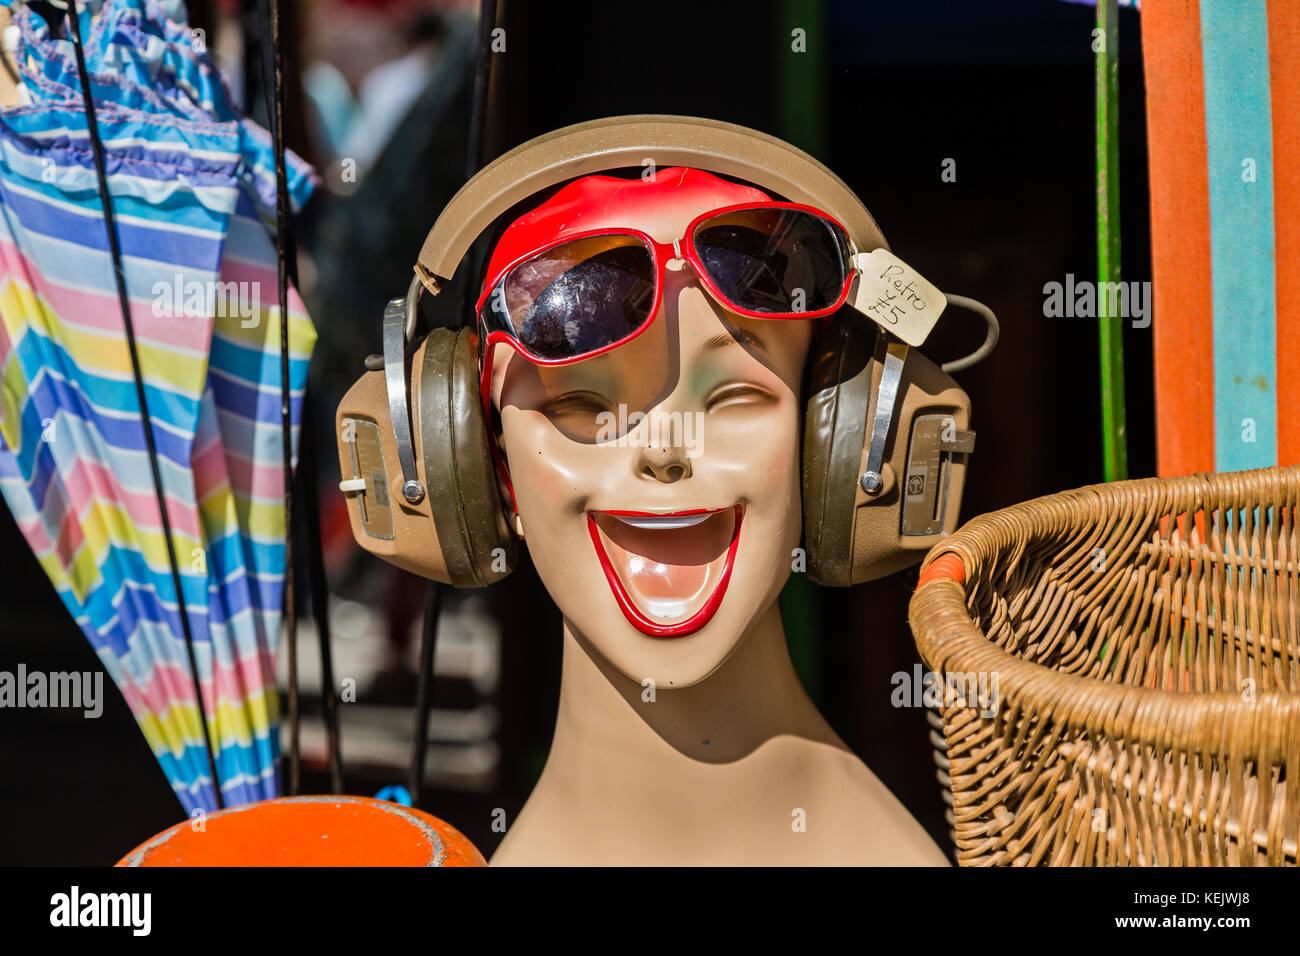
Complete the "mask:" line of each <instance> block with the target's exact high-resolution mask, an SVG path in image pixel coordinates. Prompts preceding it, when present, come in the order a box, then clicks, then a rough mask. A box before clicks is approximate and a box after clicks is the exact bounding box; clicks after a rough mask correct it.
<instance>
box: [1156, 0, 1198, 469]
mask: <svg viewBox="0 0 1300 956" xmlns="http://www.w3.org/2000/svg"><path fill="white" fill-rule="evenodd" d="M1142 51H1143V59H1144V70H1145V74H1146V89H1147V143H1148V151H1149V154H1150V192H1151V270H1152V278H1153V280H1154V287H1155V288H1154V295H1155V308H1154V313H1155V315H1154V321H1153V322H1152V332H1153V334H1154V336H1155V341H1154V350H1155V390H1156V467H1157V471H1158V472H1159V474H1161V475H1181V474H1187V473H1188V472H1193V471H1213V470H1214V324H1213V322H1214V315H1213V312H1214V304H1213V303H1214V297H1213V286H1212V278H1211V273H1210V187H1209V181H1208V177H1207V174H1206V168H1205V156H1206V141H1205V93H1204V86H1203V80H1202V72H1201V13H1200V5H1199V3H1197V2H1196V0H1147V2H1146V3H1143V4H1142Z"/></svg>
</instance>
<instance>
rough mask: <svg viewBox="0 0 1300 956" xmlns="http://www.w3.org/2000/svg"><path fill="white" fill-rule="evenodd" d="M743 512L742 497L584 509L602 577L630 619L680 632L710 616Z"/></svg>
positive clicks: (657, 633)
mask: <svg viewBox="0 0 1300 956" xmlns="http://www.w3.org/2000/svg"><path fill="white" fill-rule="evenodd" d="M742 514H743V509H742V508H741V506H740V505H735V506H733V507H730V508H714V509H699V510H696V511H674V512H669V513H651V512H645V511H591V512H588V513H587V530H588V531H590V532H591V543H592V544H593V545H594V546H595V548H596V556H597V557H598V558H600V566H601V568H602V569H604V571H605V579H606V580H607V581H608V582H609V587H610V590H611V591H613V593H614V600H615V601H617V602H618V606H619V608H620V609H621V610H622V612H623V616H624V617H626V618H627V619H628V621H629V622H630V623H631V624H632V626H633V627H635V628H636V629H637V630H639V631H641V633H643V634H648V635H650V636H651V637H685V636H686V635H687V634H693V633H694V632H695V631H698V630H699V629H700V628H702V627H703V626H704V625H705V624H707V623H709V621H710V620H711V619H712V618H713V615H714V613H715V612H716V611H717V609H718V605H720V604H721V603H722V597H723V595H724V594H726V591H727V582H728V581H730V580H731V566H732V563H733V561H734V560H735V557H736V546H737V544H738V543H739V542H740V519H741V517H742Z"/></svg>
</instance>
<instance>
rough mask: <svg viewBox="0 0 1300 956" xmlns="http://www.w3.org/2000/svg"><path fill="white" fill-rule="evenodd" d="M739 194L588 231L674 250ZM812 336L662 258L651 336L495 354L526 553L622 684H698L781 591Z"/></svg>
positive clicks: (669, 201)
mask: <svg viewBox="0 0 1300 956" xmlns="http://www.w3.org/2000/svg"><path fill="white" fill-rule="evenodd" d="M741 192H743V193H744V194H743V195H741V194H740V193H741ZM751 198H753V191H752V190H749V189H747V188H745V187H740V186H736V185H734V184H730V183H725V182H722V181H718V183H717V186H716V190H715V193H713V194H708V193H706V194H705V195H703V196H702V195H701V193H700V191H699V190H698V189H697V190H694V191H693V192H692V194H691V197H690V198H689V199H680V200H674V197H673V194H672V193H671V192H668V193H666V194H665V197H664V199H663V201H659V202H655V203H651V204H645V203H641V204H639V205H638V206H637V207H636V208H635V209H634V210H632V211H631V212H629V211H628V210H627V209H623V210H621V211H613V212H611V215H610V218H609V220H608V221H607V222H603V223H602V222H595V223H593V225H596V226H604V225H609V226H630V227H634V228H637V229H640V230H643V231H644V232H646V233H648V234H649V235H651V236H653V237H654V238H655V239H657V240H659V241H662V242H672V240H674V239H676V238H677V237H679V236H681V235H682V233H683V231H684V230H685V228H686V226H687V224H688V223H689V222H690V221H691V220H692V219H693V218H694V217H695V216H697V215H698V214H699V213H700V212H702V211H703V210H704V209H705V208H716V207H719V206H724V205H727V204H731V203H737V202H744V201H747V200H749V199H751ZM701 203H703V205H701ZM811 334H812V328H811V323H810V322H808V321H801V320H768V321H765V320H761V319H749V318H745V317H743V316H739V315H737V314H735V313H734V312H731V311H729V310H728V309H727V308H726V307H725V306H723V305H721V304H720V303H718V302H717V301H716V300H714V299H713V298H712V297H711V296H710V295H709V293H708V292H707V291H706V289H705V288H704V286H703V285H702V284H701V283H700V281H699V279H698V277H697V276H696V275H695V273H694V271H693V270H692V269H691V268H690V266H688V265H687V264H686V263H684V262H682V261H681V260H674V261H672V262H669V263H668V265H667V268H666V272H665V277H664V288H663V300H662V303H661V305H660V308H659V312H658V313H657V315H656V316H655V318H654V320H653V322H652V324H651V325H650V327H649V328H647V329H646V330H645V332H643V333H642V334H641V335H640V336H639V337H637V338H635V339H633V340H632V341H630V342H628V343H626V344H625V345H623V346H620V347H619V348H616V349H614V350H612V351H610V352H606V353H605V354H603V355H598V356H595V357H593V358H589V359H585V360H583V361H579V362H576V363H573V364H570V365H564V366H550V367H547V366H538V365H535V364H533V363H531V362H529V361H528V360H527V359H526V358H524V357H522V356H520V355H517V354H515V353H514V352H513V350H512V349H510V348H509V347H508V346H505V345H502V346H499V347H498V348H497V351H496V353H495V357H494V363H493V382H492V395H493V400H494V403H495V404H496V407H497V408H498V409H499V410H500V413H501V428H502V433H501V436H500V442H501V448H502V451H503V453H504V455H505V459H506V464H507V467H508V469H509V472H510V477H511V480H512V482H513V485H514V491H515V498H516V504H517V507H518V513H519V518H520V522H521V524H522V527H523V532H524V542H525V544H526V545H527V547H528V550H529V553H530V555H531V557H532V560H533V563H534V565H535V566H536V567H537V570H538V573H539V574H540V575H541V579H542V582H543V583H544V584H545V586H546V588H547V590H548V591H549V592H550V595H551V597H552V598H553V599H554V600H555V602H556V604H557V605H558V606H559V608H560V611H561V613H563V614H564V616H565V618H566V619H567V621H568V622H569V624H570V626H571V627H572V628H573V629H574V630H575V631H576V632H577V633H578V634H579V635H581V636H583V637H585V638H586V639H587V640H588V641H589V642H590V643H591V644H592V645H593V646H595V647H596V649H598V650H599V651H600V652H601V653H602V654H603V655H604V656H605V657H606V658H607V659H608V660H609V661H610V662H611V663H612V664H614V666H616V667H617V668H618V669H619V670H620V671H622V672H623V673H624V674H625V675H626V676H627V677H629V678H630V679H632V680H634V681H637V682H641V681H643V680H645V679H646V678H651V679H653V680H654V681H655V684H656V686H658V687H686V686H690V685H691V684H694V683H696V682H698V681H700V680H702V679H703V678H705V677H707V676H708V675H709V674H710V673H711V672H712V671H713V670H714V669H716V668H717V667H718V666H719V665H720V664H721V663H722V662H723V661H724V660H725V659H726V658H727V656H728V655H729V654H730V653H731V651H732V650H734V648H735V646H736V644H737V643H738V642H739V640H740V639H741V637H742V636H743V635H744V634H745V633H746V631H747V629H748V628H749V626H750V624H751V623H752V622H753V621H754V620H755V619H756V618H758V617H759V616H760V615H761V614H762V613H763V612H765V611H766V610H767V609H768V608H769V607H770V606H771V604H772V602H773V601H775V600H776V597H777V594H778V593H779V592H780V590H781V587H782V585H783V584H784V583H785V580H786V577H787V576H788V575H789V573H790V568H791V561H792V555H791V552H792V551H793V549H795V548H797V547H798V546H799V535H800V518H801V512H800V429H801V425H802V415H803V408H802V403H801V401H800V387H801V383H802V375H803V368H804V362H805V359H806V357H807V353H808V348H809V343H810V340H811ZM620 601H622V602H623V604H624V605H628V606H630V609H631V610H630V612H629V613H625V611H624V610H623V609H622V608H621V607H620ZM629 614H630V616H631V617H632V618H633V619H639V620H640V621H642V624H641V625H638V624H634V623H633V620H629ZM646 624H648V625H649V627H647V626H646ZM684 624H685V625H686V627H685V629H686V630H689V633H686V634H684V635H681V636H665V635H663V634H662V633H661V632H662V631H665V630H666V631H669V632H672V631H674V630H678V631H680V630H682V629H683V625H684ZM648 631H649V633H648Z"/></svg>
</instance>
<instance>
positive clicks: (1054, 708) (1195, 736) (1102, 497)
mask: <svg viewBox="0 0 1300 956" xmlns="http://www.w3.org/2000/svg"><path fill="white" fill-rule="evenodd" d="M1266 491H1272V492H1273V495H1272V500H1273V501H1276V502H1281V503H1282V504H1283V506H1284V507H1291V508H1294V507H1296V505H1297V502H1298V501H1300V465H1291V466H1286V467H1283V468H1276V467H1275V468H1264V469H1253V470H1250V471H1242V472H1225V473H1207V472H1199V473H1196V474H1192V475H1184V476H1179V477H1176V478H1137V479H1129V480H1126V481H1121V482H1111V483H1109V484H1098V485H1087V486H1084V487H1081V488H1076V489H1070V490H1067V491H1063V492H1057V493H1055V494H1051V495H1044V496H1041V497H1039V498H1035V499H1032V500H1030V501H1025V502H1020V503H1018V504H1015V505H1011V506H1009V507H1007V508H1003V509H1001V510H998V511H993V512H989V513H987V514H984V515H980V516H978V517H976V518H974V519H972V520H971V521H969V522H967V523H966V524H965V525H963V526H962V527H961V528H959V529H958V530H957V531H956V532H955V533H954V534H953V535H951V536H950V537H949V538H947V539H946V540H945V541H943V542H940V543H939V544H938V545H936V546H935V548H933V549H932V550H931V551H930V553H929V554H928V555H927V556H926V558H925V561H924V562H923V563H922V569H923V572H924V570H925V569H927V568H929V567H930V565H932V564H933V563H934V562H935V561H936V560H938V559H939V558H941V557H942V556H944V555H949V554H952V555H955V556H956V557H957V558H958V559H959V560H960V562H961V572H964V573H953V574H948V573H944V572H943V571H942V570H941V569H936V572H938V573H936V574H932V575H930V576H928V577H927V576H924V575H923V577H922V580H921V583H920V585H919V586H918V587H917V590H916V591H915V593H914V594H913V595H912V599H911V601H910V603H909V606H908V623H909V625H910V626H911V629H912V633H913V637H914V639H915V641H916V645H917V648H918V650H919V651H920V653H921V657H922V659H923V660H924V662H925V663H926V665H927V667H929V668H930V669H932V670H933V671H935V672H938V673H941V674H951V673H971V672H975V673H989V674H996V675H997V686H998V697H999V705H998V707H997V713H998V714H999V717H1001V715H1002V714H1010V715H1011V717H1012V718H1013V719H1014V718H1015V717H1016V716H1018V713H1019V712H1020V711H1028V712H1030V713H1033V714H1035V715H1041V716H1045V717H1047V718H1048V719H1057V720H1061V721H1062V722H1064V723H1066V724H1068V725H1070V726H1074V727H1078V728H1086V729H1087V730H1088V731H1089V732H1090V733H1092V734H1099V735H1104V736H1105V737H1108V738H1111V739H1115V738H1116V737H1117V736H1119V737H1122V738H1123V739H1125V740H1127V741H1129V742H1140V743H1144V744H1147V745H1152V746H1158V747H1162V748H1166V749H1176V750H1179V751H1190V750H1195V751H1201V752H1204V753H1206V754H1207V755H1208V754H1211V753H1213V754H1215V755H1218V756H1222V755H1224V754H1225V753H1227V752H1228V750H1229V749H1231V752H1232V754H1233V756H1238V757H1244V758H1246V759H1257V760H1261V761H1262V760H1265V759H1268V760H1278V759H1279V758H1282V759H1285V758H1286V756H1287V755H1288V754H1290V755H1291V759H1292V760H1297V761H1300V739H1298V738H1300V692H1295V691H1287V690H1274V689H1270V690H1267V691H1264V690H1261V691H1257V692H1256V693H1255V694H1254V696H1253V699H1251V700H1246V699H1244V698H1243V697H1242V695H1241V694H1240V693H1238V692H1234V691H1213V692H1210V691H1193V692H1185V693H1179V692H1175V691H1170V690H1164V689H1161V688H1154V687H1135V686H1132V685H1128V684H1116V683H1112V682H1110V681H1106V680H1102V679H1100V678H1095V677H1085V676H1081V675H1077V674H1065V673H1061V672H1058V671H1056V670H1053V669H1052V668H1050V667H1048V666H1046V665H1043V664H1039V663H1037V662H1034V661H1027V660H1025V659H1023V658H1020V657H1017V656H1016V655H1014V654H1012V653H1010V652H1008V651H1006V650H1004V649H1002V648H1001V647H998V646H997V645H996V644H994V643H992V642H991V641H990V640H989V639H988V638H987V637H986V636H985V635H984V633H983V632H982V631H981V630H980V629H979V628H978V627H976V626H975V623H974V622H973V621H972V620H971V618H970V615H969V613H968V612H967V609H966V601H967V589H966V582H967V580H969V578H970V577H971V576H972V574H971V571H972V568H976V569H977V568H978V567H979V566H980V563H981V562H982V561H987V560H989V559H990V556H989V548H988V542H987V540H986V535H988V534H989V533H991V532H992V531H994V530H997V531H998V532H1000V533H1001V534H1003V535H1004V536H1005V535H1006V534H1007V533H1013V537H1014V536H1015V535H1014V533H1016V532H1018V533H1019V538H1018V544H1019V546H1020V547H1023V546H1025V545H1026V544H1028V543H1030V539H1031V535H1032V534H1033V528H1032V523H1033V520H1034V519H1037V518H1039V517H1041V516H1042V515H1043V513H1044V512H1045V511H1047V510H1052V509H1055V510H1056V511H1057V513H1058V517H1059V513H1060V512H1062V511H1066V512H1068V511H1071V510H1072V511H1073V512H1075V513H1076V514H1077V513H1078V512H1079V511H1080V510H1081V509H1082V508H1083V507H1084V506H1087V507H1088V508H1090V509H1092V510H1094V512H1095V509H1096V508H1097V507H1098V506H1100V507H1101V508H1102V509H1103V511H1105V512H1106V517H1111V516H1112V514H1113V513H1119V512H1120V511H1121V510H1122V509H1123V508H1125V507H1128V508H1130V509H1132V508H1133V507H1134V505H1135V503H1136V502H1138V501H1139V499H1140V500H1141V501H1144V502H1148V505H1147V506H1146V507H1147V510H1151V509H1150V505H1149V502H1150V501H1151V500H1152V495H1153V493H1154V494H1155V495H1157V496H1158V498H1157V499H1156V500H1158V501H1159V503H1160V513H1162V514H1181V513H1185V512H1189V511H1196V510H1199V509H1202V508H1209V509H1213V508H1216V507H1220V506H1223V507H1229V506H1231V507H1237V508H1245V507H1249V506H1252V505H1253V506H1260V505H1261V502H1259V501H1258V500H1257V499H1258V498H1259V497H1264V496H1265V495H1264V493H1265V492H1266ZM1252 494H1254V495H1255V499H1253V500H1252V499H1251V498H1250V495H1252ZM1264 506H1269V505H1268V504H1264ZM1106 509H1111V510H1109V511H1107V510H1106ZM1039 533H1040V534H1041V529H1040V532H1039ZM1121 728H1122V734H1117V731H1120V730H1121Z"/></svg>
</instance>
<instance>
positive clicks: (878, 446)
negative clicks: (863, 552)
mask: <svg viewBox="0 0 1300 956" xmlns="http://www.w3.org/2000/svg"><path fill="white" fill-rule="evenodd" d="M880 334H881V336H882V337H884V334H885V333H884V332H881V333H880ZM906 361H907V345H906V343H903V342H887V343H886V345H885V365H884V369H883V370H882V371H881V373H880V388H879V389H877V391H876V412H875V416H874V417H873V419H872V422H871V444H870V445H869V446H868V448H867V470H866V471H864V472H863V473H862V476H861V477H860V478H859V479H858V484H859V485H861V486H862V490H863V491H865V492H866V493H867V494H868V495H875V494H878V493H879V492H881V491H883V490H884V486H885V477H884V467H885V440H886V439H887V438H888V437H889V427H890V425H891V424H892V423H893V420H894V406H895V404H896V403H897V401H898V386H899V384H900V383H901V382H902V380H903V364H904V363H905V362H906Z"/></svg>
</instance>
